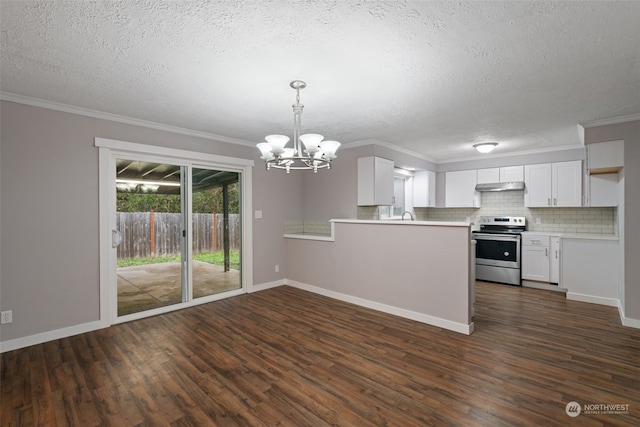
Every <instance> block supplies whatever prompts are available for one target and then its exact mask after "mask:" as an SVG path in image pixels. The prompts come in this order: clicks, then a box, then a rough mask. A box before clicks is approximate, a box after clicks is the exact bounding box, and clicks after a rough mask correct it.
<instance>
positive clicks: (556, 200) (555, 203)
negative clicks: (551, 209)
mask: <svg viewBox="0 0 640 427" xmlns="http://www.w3.org/2000/svg"><path fill="white" fill-rule="evenodd" d="M553 206H558V199H557V198H555V197H554V198H553Z"/></svg>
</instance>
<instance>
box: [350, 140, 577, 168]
mask: <svg viewBox="0 0 640 427" xmlns="http://www.w3.org/2000/svg"><path fill="white" fill-rule="evenodd" d="M368 145H378V146H381V147H385V148H388V149H390V150H394V151H397V152H399V153H403V154H407V155H409V156H413V157H417V158H419V159H422V160H426V161H429V162H431V163H433V164H434V165H444V164H448V163H458V162H468V161H478V160H483V159H486V158H485V157H479V156H478V155H475V156H466V157H455V158H451V159H435V158H433V157H429V156H427V155H424V154H420V153H417V152H415V151H412V150H409V149H406V148H402V147H399V146H397V145H393V144H391V143H389V142H386V141H382V140H379V139H363V140H360V141H355V142H350V143H346V144H343V145H342V146H341V147H340V149H341V150H348V149H350V148H358V147H366V146H368ZM583 147H584V143H582V144H577V145H575V144H571V145H561V146H557V147H546V148H536V149H533V150H525V151H513V152H509V153H497V154H496V153H491V158H492V159H494V158H503V157H515V156H527V155H533V154H544V153H552V152H556V151H569V150H579V149H581V148H583ZM436 172H437V171H436Z"/></svg>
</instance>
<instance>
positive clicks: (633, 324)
mask: <svg viewBox="0 0 640 427" xmlns="http://www.w3.org/2000/svg"><path fill="white" fill-rule="evenodd" d="M618 313H619V314H620V321H621V322H622V326H627V327H629V328H636V329H640V319H632V318H630V317H626V316H625V315H624V309H623V308H622V301H618Z"/></svg>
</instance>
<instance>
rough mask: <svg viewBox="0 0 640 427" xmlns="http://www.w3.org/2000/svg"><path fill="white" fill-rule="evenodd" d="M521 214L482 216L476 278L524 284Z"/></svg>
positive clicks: (523, 221)
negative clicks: (522, 279)
mask: <svg viewBox="0 0 640 427" xmlns="http://www.w3.org/2000/svg"><path fill="white" fill-rule="evenodd" d="M526 221H527V220H526V218H525V217H522V216H500V217H493V216H481V217H480V229H479V230H476V231H474V232H473V233H472V236H473V239H475V241H476V280H484V281H488V282H497V283H504V284H507V285H516V286H520V285H521V279H520V242H521V239H522V236H521V233H522V232H523V231H526V229H527V222H526Z"/></svg>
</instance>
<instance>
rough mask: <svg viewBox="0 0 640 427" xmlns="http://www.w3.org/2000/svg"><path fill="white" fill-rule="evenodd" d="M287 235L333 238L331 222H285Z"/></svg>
mask: <svg viewBox="0 0 640 427" xmlns="http://www.w3.org/2000/svg"><path fill="white" fill-rule="evenodd" d="M284 232H285V234H310V235H314V236H331V223H330V222H329V221H285V222H284Z"/></svg>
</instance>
